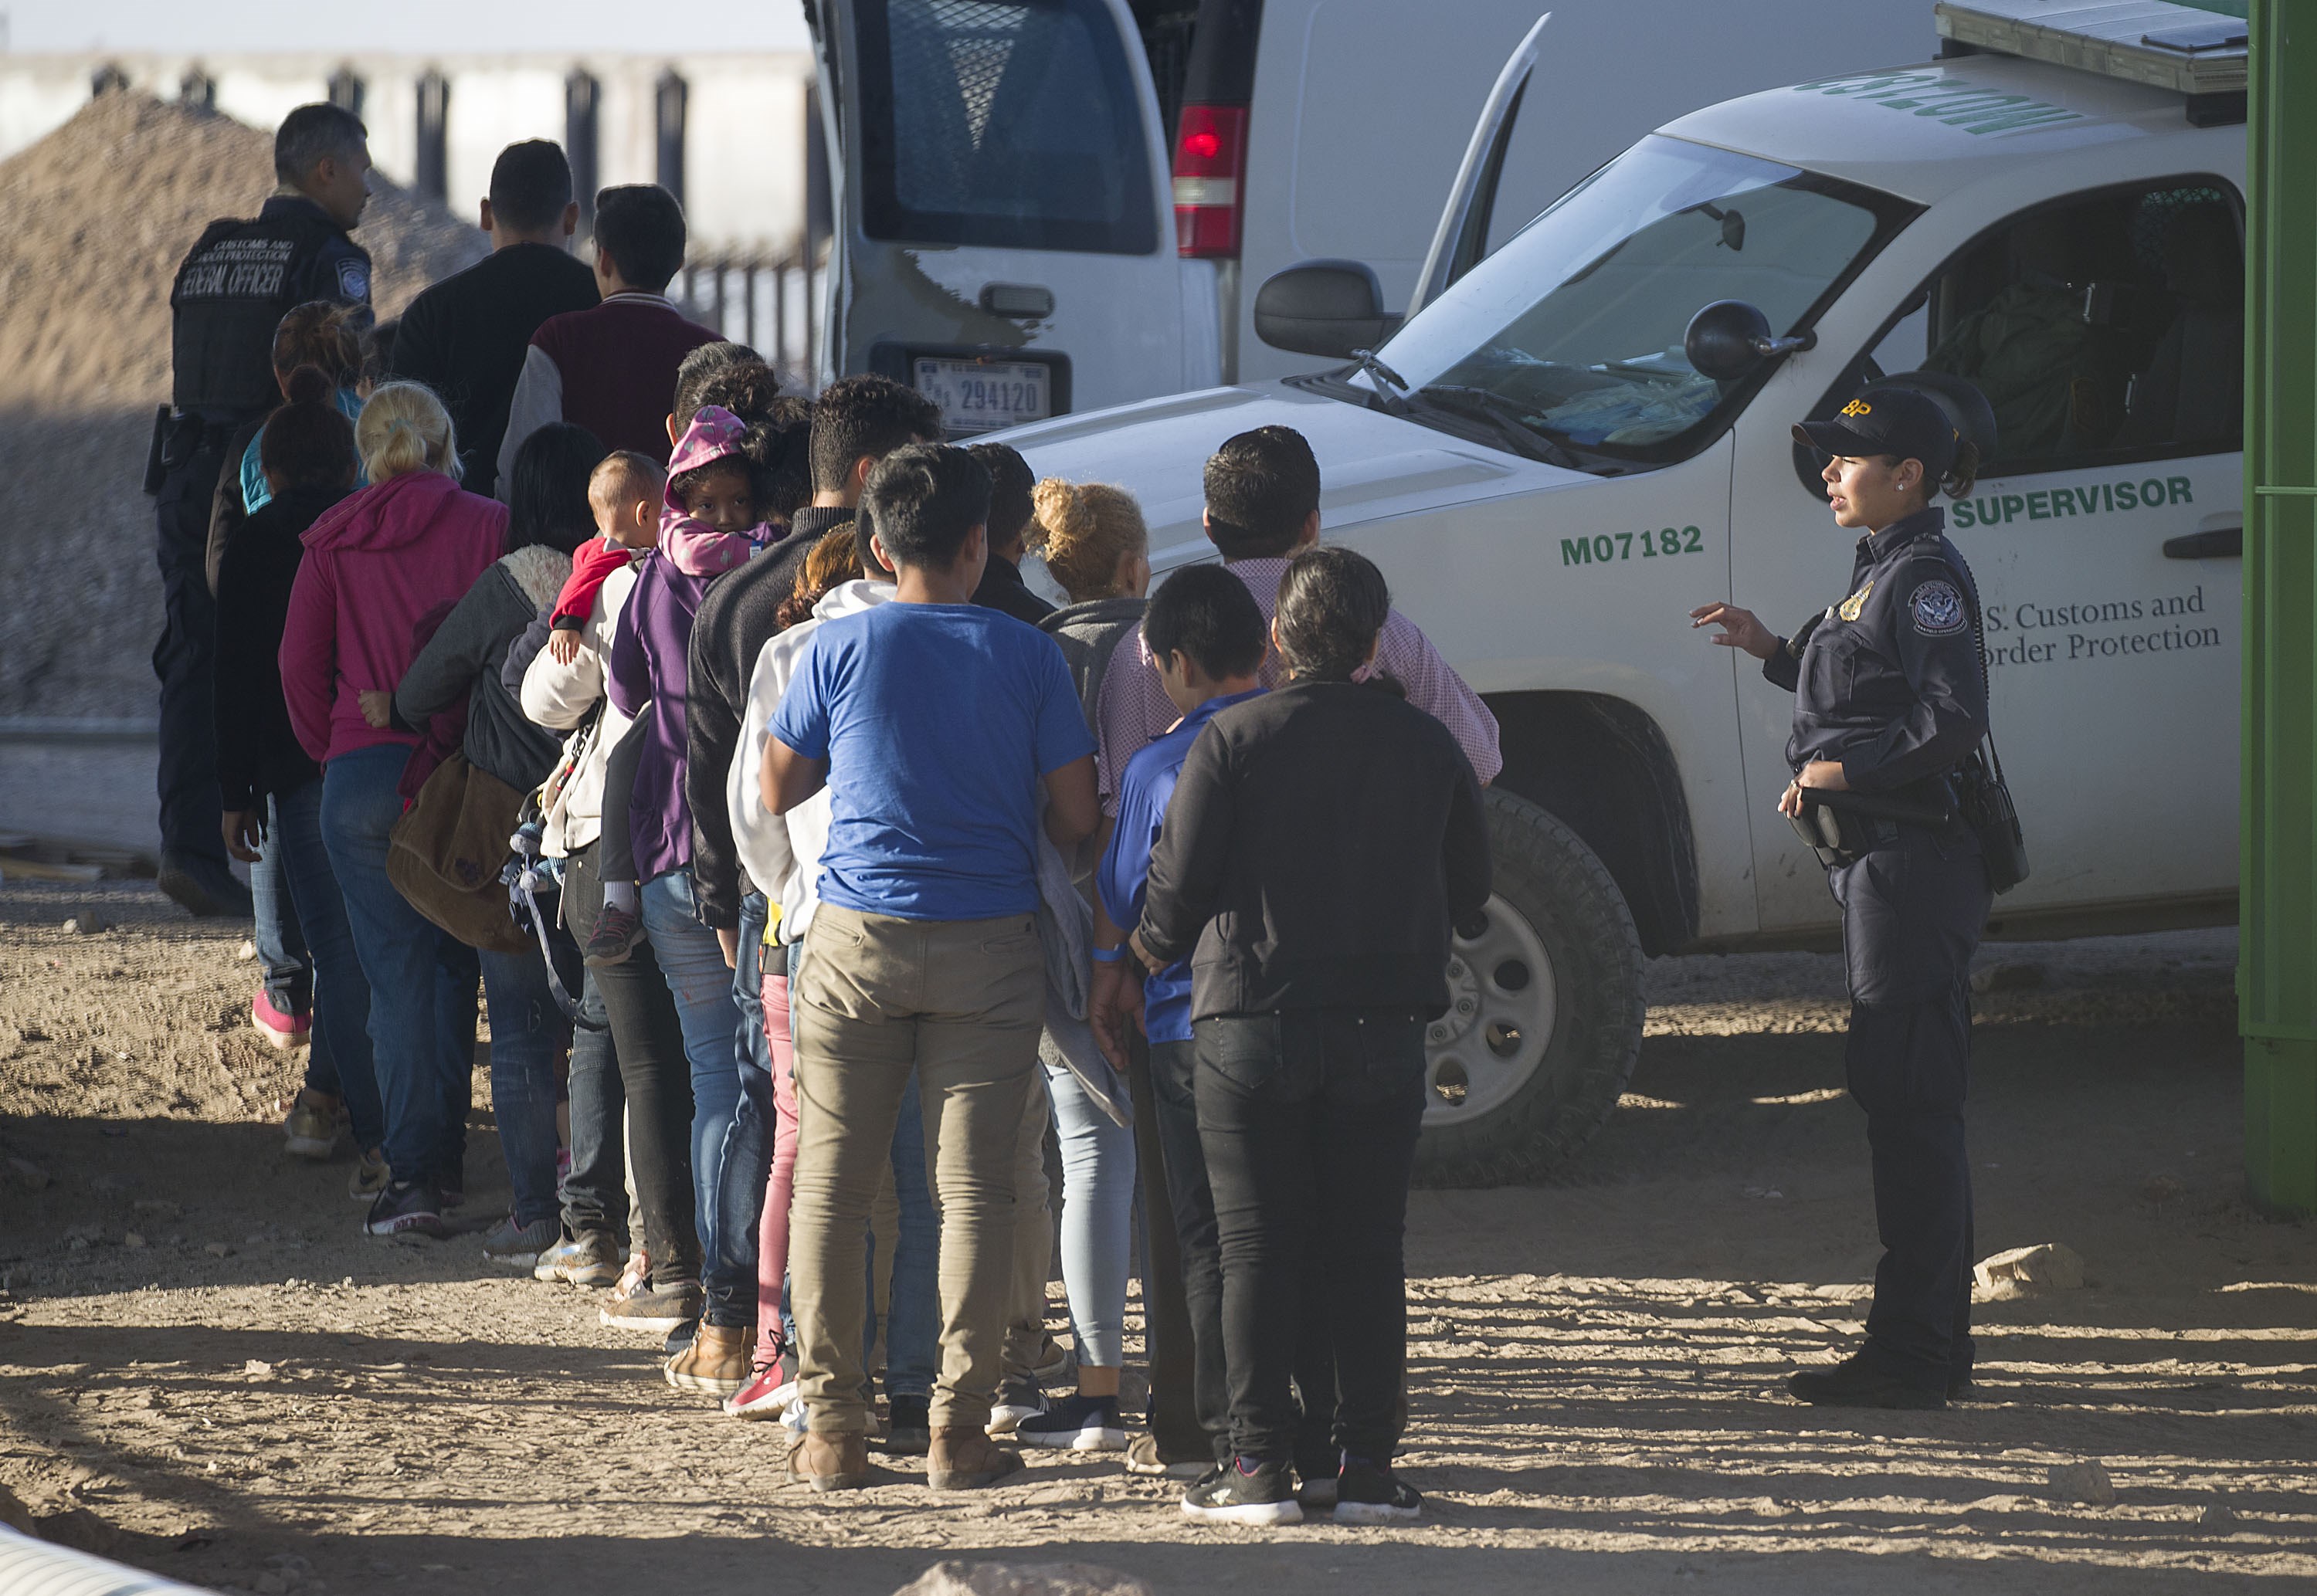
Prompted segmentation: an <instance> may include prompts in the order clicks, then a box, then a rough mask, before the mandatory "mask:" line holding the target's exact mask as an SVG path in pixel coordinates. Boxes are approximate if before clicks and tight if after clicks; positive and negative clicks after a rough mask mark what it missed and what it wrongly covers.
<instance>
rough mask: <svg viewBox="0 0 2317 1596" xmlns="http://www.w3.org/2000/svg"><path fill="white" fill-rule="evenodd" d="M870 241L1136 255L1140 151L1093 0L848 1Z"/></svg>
mask: <svg viewBox="0 0 2317 1596" xmlns="http://www.w3.org/2000/svg"><path fill="white" fill-rule="evenodd" d="M858 10H859V17H858V22H857V26H858V28H859V33H858V36H857V37H858V39H859V41H860V60H861V142H862V160H861V168H862V180H863V188H864V190H865V192H864V194H863V213H864V216H863V220H864V225H865V228H866V231H867V232H868V235H869V236H871V237H872V238H880V239H891V240H895V241H897V242H901V243H911V244H936V245H939V244H978V245H996V246H998V247H1002V248H1015V249H1059V250H1081V251H1089V252H1094V253H1098V254H1152V253H1154V252H1155V251H1157V249H1158V244H1159V238H1158V210H1157V207H1156V206H1155V205H1154V204H1153V203H1152V200H1151V187H1150V146H1149V143H1148V140H1147V139H1146V138H1145V136H1144V129H1143V123H1142V103H1141V98H1140V96H1139V95H1138V94H1137V93H1136V90H1135V78H1134V67H1133V65H1132V62H1131V61H1130V60H1129V58H1128V57H1127V48H1128V46H1127V41H1126V40H1125V39H1124V38H1123V36H1122V35H1121V33H1120V31H1119V29H1118V27H1117V25H1116V24H1115V23H1114V22H1113V21H1112V19H1111V13H1110V12H1109V9H1108V8H1107V7H1105V5H1103V4H1101V0H890V3H881V4H863V5H861V6H860V7H859V8H858Z"/></svg>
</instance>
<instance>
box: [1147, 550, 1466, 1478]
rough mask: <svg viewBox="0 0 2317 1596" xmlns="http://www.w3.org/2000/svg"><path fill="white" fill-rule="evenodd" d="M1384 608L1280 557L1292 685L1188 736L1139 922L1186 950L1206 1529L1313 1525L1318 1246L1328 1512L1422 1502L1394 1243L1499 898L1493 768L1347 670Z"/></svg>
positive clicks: (1366, 594) (1362, 586)
mask: <svg viewBox="0 0 2317 1596" xmlns="http://www.w3.org/2000/svg"><path fill="white" fill-rule="evenodd" d="M1390 613H1391V593H1389V592H1388V591H1387V589H1386V588H1385V585H1384V580H1383V575H1382V572H1380V571H1378V570H1377V569H1376V568H1375V566H1373V564H1371V563H1370V562H1369V561H1368V560H1366V559H1365V558H1364V557H1361V556H1360V555H1357V554H1355V553H1353V552H1352V551H1351V550H1350V549H1347V548H1312V549H1309V550H1307V551H1305V552H1304V553H1302V554H1300V555H1298V556H1296V557H1295V558H1294V559H1293V560H1292V561H1290V562H1289V563H1288V566H1287V570H1286V573H1285V575H1284V576H1282V578H1281V579H1280V584H1279V599H1278V607H1277V609H1276V611H1275V614H1274V618H1273V620H1272V628H1271V636H1272V642H1273V644H1274V645H1275V646H1276V647H1277V649H1278V650H1279V654H1280V656H1281V658H1282V660H1283V661H1284V663H1285V664H1286V666H1287V670H1288V673H1289V675H1290V677H1291V681H1290V682H1289V683H1288V685H1286V686H1284V687H1282V688H1280V689H1278V690H1277V691H1274V692H1270V693H1266V694H1265V695H1264V696H1262V697H1260V698H1255V699H1249V700H1246V701H1244V702H1241V703H1238V704H1234V705H1232V706H1231V707H1230V709H1225V710H1223V711H1221V713H1220V714H1218V715H1217V716H1216V717H1215V718H1214V719H1213V720H1212V721H1211V722H1209V723H1208V726H1207V728H1206V730H1204V731H1203V732H1202V733H1200V734H1199V738H1198V741H1197V742H1195V743H1194V744H1193V745H1192V747H1191V752H1190V754H1189V755H1188V757H1187V758H1186V759H1185V762H1184V765H1183V770H1182V774H1181V776H1180V778H1179V779H1178V780H1177V781H1176V786H1175V791H1174V795H1173V797H1172V798H1171V799H1170V800H1169V801H1168V804H1167V818H1166V822H1165V825H1164V826H1163V828H1162V829H1161V831H1160V833H1159V837H1158V846H1157V847H1156V849H1155V850H1154V851H1152V854H1151V860H1150V884H1149V887H1148V889H1147V892H1146V895H1145V898H1144V903H1143V912H1142V923H1141V925H1140V926H1139V927H1138V928H1137V929H1136V930H1135V932H1134V934H1133V937H1132V945H1133V949H1134V952H1135V955H1136V957H1138V958H1141V960H1142V961H1143V963H1144V964H1145V965H1146V966H1147V967H1149V968H1150V971H1151V972H1152V973H1153V974H1157V973H1158V972H1159V971H1161V970H1163V969H1165V968H1166V967H1167V966H1168V965H1170V964H1172V963H1174V962H1175V961H1176V960H1177V959H1179V958H1184V957H1185V956H1186V955H1188V956H1190V957H1191V961H1192V962H1191V1014H1192V1035H1193V1045H1194V1048H1195V1063H1194V1080H1193V1088H1192V1091H1193V1097H1194V1102H1195V1104H1196V1110H1197V1114H1198V1122H1199V1142H1200V1146H1201V1150H1202V1151H1203V1153H1204V1154H1205V1155H1206V1164H1207V1176H1208V1182H1209V1185H1210V1188H1211V1189H1212V1192H1213V1196H1214V1205H1215V1219H1216V1226H1217V1232H1218V1235H1217V1239H1218V1242H1219V1244H1220V1247H1221V1253H1222V1271H1223V1305H1222V1330H1223V1347H1224V1363H1225V1366H1226V1380H1227V1384H1228V1386H1229V1388H1230V1431H1231V1435H1230V1443H1231V1452H1232V1462H1231V1464H1230V1466H1229V1467H1223V1468H1221V1469H1218V1470H1217V1471H1216V1472H1215V1473H1214V1474H1212V1475H1211V1476H1207V1477H1206V1478H1204V1479H1202V1480H1200V1481H1199V1482H1198V1483H1197V1484H1196V1485H1194V1486H1192V1487H1191V1490H1190V1492H1189V1493H1187V1494H1186V1495H1185V1498H1184V1502H1183V1509H1184V1511H1185V1513H1187V1514H1189V1515H1190V1516H1192V1517H1194V1518H1203V1519H1211V1520H1221V1521H1225V1522H1237V1523H1250V1524H1279V1523H1294V1522H1297V1521H1299V1520H1301V1519H1302V1508H1301V1507H1300V1506H1299V1504H1298V1503H1297V1501H1296V1499H1295V1496H1294V1494H1293V1492H1292V1490H1291V1488H1290V1485H1289V1480H1288V1475H1289V1471H1290V1468H1291V1467H1293V1463H1294V1454H1295V1439H1296V1430H1297V1412H1296V1405H1295V1403H1294V1400H1293V1396H1292V1395H1290V1389H1289V1386H1290V1376H1291V1372H1292V1369H1293V1365H1294V1362H1295V1360H1296V1357H1297V1353H1298V1348H1297V1345H1296V1342H1297V1335H1298V1324H1299V1314H1300V1313H1303V1312H1309V1311H1311V1310H1309V1309H1305V1308H1302V1306H1301V1304H1300V1300H1299V1299H1300V1298H1301V1297H1302V1293H1303V1290H1304V1282H1305V1271H1306V1266H1307V1263H1308V1262H1310V1260H1309V1257H1308V1254H1309V1253H1310V1251H1311V1248H1310V1245H1309V1238H1311V1237H1313V1236H1317V1237H1318V1238H1319V1245H1320V1262H1319V1269H1318V1271H1317V1274H1316V1276H1315V1278H1316V1279H1318V1280H1319V1281H1320V1292H1321V1297H1320V1301H1321V1304H1322V1305H1323V1306H1322V1311H1323V1312H1324V1314H1325V1315H1326V1321H1327V1324H1328V1329H1329V1331H1330V1332H1331V1333H1332V1335H1333V1338H1334V1342H1335V1363H1336V1369H1335V1374H1336V1379H1335V1395H1336V1398H1337V1401H1336V1415H1335V1416H1336V1423H1335V1440H1336V1443H1337V1447H1338V1448H1339V1449H1340V1464H1339V1474H1338V1478H1337V1490H1336V1493H1335V1517H1336V1519H1337V1521H1338V1522H1348V1523H1381V1522H1386V1521H1391V1520H1406V1519H1413V1518H1415V1517H1416V1516H1417V1515H1418V1512H1419V1511H1421V1509H1420V1499H1419V1498H1418V1495H1417V1493H1416V1492H1414V1491H1413V1490H1411V1489H1409V1486H1407V1485H1405V1484H1403V1483H1401V1482H1400V1480H1399V1479H1397V1478H1396V1477H1395V1476H1393V1474H1392V1472H1391V1456H1392V1452H1393V1449H1395V1448H1396V1447H1397V1445H1398V1444H1399V1440H1400V1422H1401V1421H1400V1411H1401V1407H1402V1403H1401V1390H1400V1387H1401V1380H1402V1369H1403V1366H1404V1353H1405V1343H1406V1311H1407V1282H1406V1276H1405V1273H1404V1270H1403V1262H1402V1256H1401V1251H1400V1247H1401V1239H1402V1235H1403V1232H1404V1230H1405V1227H1406V1223H1407V1216H1408V1186H1409V1175H1410V1173H1411V1172H1412V1170H1413V1168H1414V1164H1415V1157H1416V1137H1417V1131H1418V1128H1419V1126H1420V1124H1421V1121H1422V1119H1423V1117H1424V1096H1425V1078H1424V1077H1425V1054H1424V1032H1425V1027H1426V1025H1427V1023H1428V1022H1429V1021H1432V1020H1434V1019H1436V1018H1437V1017H1438V1016H1439V1015H1440V1014H1441V1013H1443V1012H1445V1010H1446V1008H1447V1003H1448V988H1447V979H1446V976H1445V974H1444V972H1445V969H1446V967H1447V962H1448V939H1449V934H1450V930H1451V927H1452V926H1454V925H1460V924H1467V923H1470V922H1472V920H1473V919H1474V918H1475V917H1476V916H1477V915H1478V914H1480V912H1481V907H1482V905H1485V904H1486V903H1487V901H1488V896H1489V838H1488V830H1487V827H1486V825H1485V823H1484V821H1483V819H1482V815H1481V784H1480V780H1479V779H1478V778H1477V777H1476V776H1475V775H1474V774H1473V771H1472V762H1470V761H1469V760H1467V759H1466V758H1465V757H1464V754H1463V751H1462V750H1461V749H1460V748H1459V747H1458V746H1457V745H1456V739H1455V738H1454V736H1451V735H1450V734H1449V731H1448V728H1447V727H1445V726H1443V725H1442V724H1441V723H1440V722H1439V721H1437V720H1436V719H1434V718H1432V717H1431V716H1429V715H1427V714H1426V713H1425V712H1424V711H1422V710H1421V709H1417V708H1416V707H1415V706H1414V705H1412V704H1410V703H1409V702H1408V701H1407V700H1406V699H1405V698H1404V697H1402V696H1401V694H1400V692H1399V691H1397V684H1396V683H1392V682H1390V681H1389V680H1388V679H1384V680H1379V681H1375V682H1360V681H1358V680H1357V677H1358V675H1359V673H1361V672H1362V671H1363V670H1364V667H1366V666H1367V665H1368V664H1370V663H1371V662H1372V661H1373V659H1374V657H1375V649H1376V638H1377V635H1378V633H1379V632H1380V631H1381V630H1382V627H1383V623H1384V619H1385V617H1386V616H1387V615H1389V614H1390ZM1347 859H1356V860H1359V861H1360V868H1359V869H1356V870H1347V869H1345V868H1344V861H1345V860H1347ZM1194 950H1195V951H1194ZM1307 1483H1311V1482H1307Z"/></svg>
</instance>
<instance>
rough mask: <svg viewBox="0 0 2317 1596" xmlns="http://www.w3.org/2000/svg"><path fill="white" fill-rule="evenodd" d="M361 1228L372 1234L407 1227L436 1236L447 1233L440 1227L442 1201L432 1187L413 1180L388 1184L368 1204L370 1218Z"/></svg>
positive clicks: (439, 1236)
mask: <svg viewBox="0 0 2317 1596" xmlns="http://www.w3.org/2000/svg"><path fill="white" fill-rule="evenodd" d="M362 1228H363V1229H364V1230H366V1231H368V1232H369V1233H370V1234H371V1235H401V1234H402V1233H403V1232H404V1231H406V1230H413V1231H416V1232H417V1233H418V1234H419V1235H431V1236H434V1237H436V1238H437V1239H440V1238H441V1237H443V1236H444V1235H449V1234H450V1233H449V1232H448V1231H446V1230H444V1229H443V1204H442V1201H441V1199H439V1198H438V1197H437V1196H436V1195H435V1192H434V1188H433V1187H431V1186H426V1185H421V1184H418V1183H416V1182H413V1183H412V1184H409V1185H407V1186H406V1185H402V1184H399V1183H397V1184H393V1185H389V1186H388V1187H387V1189H386V1190H383V1191H381V1192H380V1193H379V1194H378V1200H377V1201H375V1202H373V1203H371V1205H370V1217H368V1218H366V1219H364V1220H363V1221H362Z"/></svg>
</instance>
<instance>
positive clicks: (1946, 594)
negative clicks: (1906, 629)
mask: <svg viewBox="0 0 2317 1596" xmlns="http://www.w3.org/2000/svg"><path fill="white" fill-rule="evenodd" d="M1907 613H1908V614H1909V615H1910V616H1911V617H1913V618H1914V622H1915V629H1916V630H1917V631H1918V632H1920V633H1921V634H1922V635H1923V636H1924V637H1926V638H1951V637H1953V636H1955V633H1957V632H1959V631H1961V630H1963V629H1964V627H1965V626H1967V625H1969V624H1970V617H1969V615H1968V613H1967V612H1966V611H1964V606H1963V594H1961V593H1957V592H1956V591H1955V584H1953V583H1949V582H1926V583H1924V584H1922V585H1921V586H1920V587H1919V588H1917V589H1916V590H1915V596H1914V597H1912V598H1910V599H1909V600H1908V601H1907Z"/></svg>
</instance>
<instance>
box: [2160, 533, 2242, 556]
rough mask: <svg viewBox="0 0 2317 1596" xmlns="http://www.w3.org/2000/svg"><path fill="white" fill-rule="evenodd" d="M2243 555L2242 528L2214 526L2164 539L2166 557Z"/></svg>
mask: <svg viewBox="0 0 2317 1596" xmlns="http://www.w3.org/2000/svg"><path fill="white" fill-rule="evenodd" d="M2164 557H2165V558H2166V559H2241V558H2242V557H2244V528H2242V527H2241V526H2233V527H2214V529H2213V530H2212V531H2209V532H2190V533H2189V534H2188V535H2187V537H2185V538H2167V539H2164Z"/></svg>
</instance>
